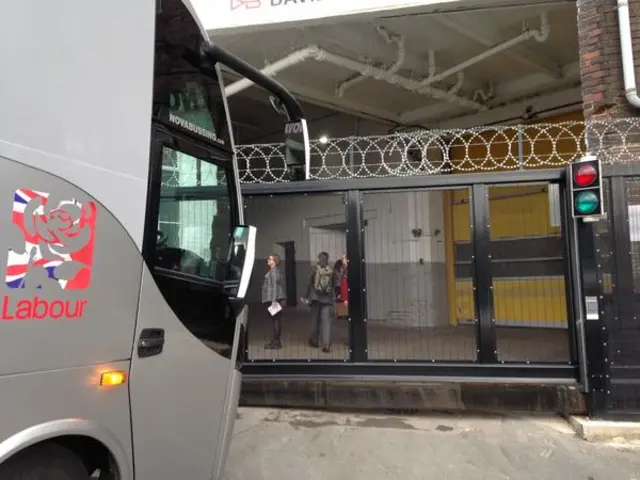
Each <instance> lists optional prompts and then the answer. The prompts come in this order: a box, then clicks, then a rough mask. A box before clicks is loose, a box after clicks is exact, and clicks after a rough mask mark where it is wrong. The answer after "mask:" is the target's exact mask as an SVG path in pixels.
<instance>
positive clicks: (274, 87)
mask: <svg viewBox="0 0 640 480" xmlns="http://www.w3.org/2000/svg"><path fill="white" fill-rule="evenodd" d="M201 50H202V54H203V55H204V56H206V57H207V58H208V59H209V60H211V61H212V62H219V63H222V64H223V65H225V66H227V67H228V68H230V69H231V70H233V71H235V72H236V73H238V74H239V75H241V76H243V77H245V78H246V79H248V80H251V81H252V82H253V83H255V84H256V85H259V86H260V87H262V88H264V89H265V90H268V91H269V92H271V93H272V94H273V95H275V96H276V97H277V98H278V100H280V102H281V103H282V105H283V106H284V110H285V112H286V114H287V120H288V121H289V122H295V121H299V120H301V119H304V114H303V112H302V107H300V104H299V103H298V101H297V100H296V99H295V97H294V96H293V95H291V93H289V91H288V90H287V89H286V88H284V87H283V86H282V85H281V84H280V83H279V82H277V81H276V80H274V79H273V78H271V77H268V76H266V75H265V74H264V73H262V72H261V71H260V70H258V69H256V68H255V67H254V66H252V65H251V64H249V63H247V62H245V61H244V60H242V59H241V58H238V57H236V56H235V55H234V54H233V53H231V52H229V51H227V50H225V49H224V48H222V47H220V46H219V45H214V44H213V43H204V44H203V45H202V49H201Z"/></svg>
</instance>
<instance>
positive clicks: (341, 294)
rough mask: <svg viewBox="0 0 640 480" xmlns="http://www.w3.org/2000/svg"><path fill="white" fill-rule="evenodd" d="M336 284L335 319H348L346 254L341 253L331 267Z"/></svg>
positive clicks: (347, 268)
mask: <svg viewBox="0 0 640 480" xmlns="http://www.w3.org/2000/svg"><path fill="white" fill-rule="evenodd" d="M333 270H334V272H335V275H336V278H337V279H338V282H337V284H336V287H335V290H336V317H338V318H349V282H348V279H347V275H348V270H349V262H348V260H347V254H346V253H343V254H342V257H341V258H340V259H339V260H338V261H337V262H336V263H335V265H334V266H333Z"/></svg>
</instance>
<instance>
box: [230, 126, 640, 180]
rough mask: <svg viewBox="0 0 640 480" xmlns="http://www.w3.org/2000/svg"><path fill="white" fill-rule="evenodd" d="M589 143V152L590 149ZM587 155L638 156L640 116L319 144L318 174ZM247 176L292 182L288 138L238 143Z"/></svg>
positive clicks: (470, 166) (315, 153) (344, 175)
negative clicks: (251, 143) (281, 140)
mask: <svg viewBox="0 0 640 480" xmlns="http://www.w3.org/2000/svg"><path fill="white" fill-rule="evenodd" d="M587 144H588V151H587ZM586 153H589V154H593V155H597V156H598V157H599V158H600V159H601V160H602V162H603V163H605V164H611V163H629V162H634V161H637V159H638V158H640V157H639V155H638V154H639V153H640V119H637V118H624V119H618V120H611V121H589V122H575V121H574V122H562V123H538V124H530V125H514V126H491V127H473V128H468V129H451V130H421V131H413V132H402V133H394V134H390V135H374V136H364V137H354V136H352V137H344V138H335V139H329V140H328V141H327V142H324V143H323V142H320V141H318V140H315V141H312V142H311V162H310V177H311V178H312V179H317V180H335V179H355V178H372V177H398V176H415V175H438V174H447V173H471V172H497V171H505V170H517V169H523V170H529V169H539V168H558V167H562V166H564V165H566V164H568V163H570V162H573V161H575V160H577V159H579V158H580V157H581V156H583V155H585V154H586ZM237 158H238V166H239V170H240V181H241V182H243V183H276V182H286V181H288V180H287V168H286V163H285V149H284V144H282V143H269V144H253V145H238V146H237Z"/></svg>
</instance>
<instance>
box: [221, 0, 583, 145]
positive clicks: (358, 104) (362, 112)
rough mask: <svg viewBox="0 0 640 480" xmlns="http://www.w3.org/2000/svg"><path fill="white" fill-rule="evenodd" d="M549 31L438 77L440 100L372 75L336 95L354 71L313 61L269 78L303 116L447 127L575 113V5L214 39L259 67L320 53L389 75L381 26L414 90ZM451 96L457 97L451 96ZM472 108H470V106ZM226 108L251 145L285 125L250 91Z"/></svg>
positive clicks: (388, 49)
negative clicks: (295, 99)
mask: <svg viewBox="0 0 640 480" xmlns="http://www.w3.org/2000/svg"><path fill="white" fill-rule="evenodd" d="M545 23H547V25H548V35H547V36H546V38H544V41H538V40H537V39H536V38H529V39H526V40H523V41H521V42H519V43H517V44H515V45H512V46H510V47H509V48H504V49H502V50H501V51H499V52H497V53H494V54H492V55H488V56H486V58H483V59H479V60H478V61H477V62H475V63H472V64H471V65H468V66H466V67H465V68H463V69H461V72H462V76H461V75H460V74H458V73H457V72H452V74H451V75H448V76H446V77H445V78H437V80H438V81H437V82H435V83H433V84H432V85H431V87H435V88H436V89H437V91H438V92H445V95H444V97H443V96H442V95H435V97H436V98H434V95H433V92H431V91H427V92H423V93H417V92H416V91H411V90H410V89H408V88H403V86H401V85H399V84H398V83H400V82H395V83H393V82H389V81H385V80H384V79H380V78H372V77H366V78H365V79H363V80H361V81H358V82H356V83H355V84H353V86H351V87H350V88H348V89H346V90H345V91H344V92H343V94H342V95H341V96H340V95H339V93H338V92H337V91H336V87H337V86H338V85H339V84H340V83H341V82H344V81H345V80H348V79H351V78H354V77H355V76H359V72H357V71H355V70H354V69H352V68H345V66H344V65H342V64H341V65H336V64H334V63H328V62H326V61H323V60H317V59H313V58H309V59H307V60H305V61H302V62H301V63H298V64H296V65H291V66H289V67H288V68H285V69H282V70H281V71H279V72H277V73H276V74H275V75H274V78H276V79H277V80H279V81H280V82H281V83H283V84H284V85H285V86H287V87H288V88H289V89H290V90H291V91H292V92H293V93H295V94H297V95H298V96H299V97H300V98H301V100H303V102H304V104H305V110H306V113H307V116H308V117H309V118H320V117H323V116H331V115H332V114H335V112H337V111H338V112H343V113H346V114H350V115H353V116H356V117H360V118H368V119H376V120H378V121H380V122H383V123H387V124H393V125H398V124H404V125H424V126H427V127H447V128H449V127H455V126H460V127H465V126H470V125H482V124H488V123H495V122H501V121H505V120H507V119H509V118H510V116H513V115H522V114H523V113H524V110H525V107H530V109H533V110H534V111H536V110H553V109H556V108H573V109H576V108H578V106H577V105H576V103H579V102H580V90H579V85H580V74H579V68H578V33H577V25H576V6H575V3H573V2H564V1H560V0H558V1H556V2H552V3H547V4H543V5H541V4H535V5H522V6H518V7H511V8H508V9H487V10H484V11H474V12H456V13H448V14H428V15H421V14H415V15H405V16H398V17H390V16H388V17H384V18H376V19H367V21H366V22H365V21H360V22H356V21H353V20H351V21H349V22H348V23H333V24H324V25H315V26H306V27H304V28H288V29H283V30H271V31H255V32H251V33H244V34H241V35H240V34H237V35H230V36H216V37H215V41H216V42H218V43H220V44H221V45H223V46H225V47H226V48H228V49H229V50H231V51H232V52H233V53H235V54H237V55H239V56H240V57H242V58H243V59H245V60H246V61H248V62H249V63H251V64H253V65H254V66H256V67H257V68H264V67H265V66H267V65H269V64H272V63H273V62H277V61H278V60H281V59H282V58H285V57H287V56H289V55H291V54H292V53H293V52H296V51H299V50H301V49H303V48H305V47H307V46H309V45H317V46H319V47H320V48H321V49H322V50H323V51H326V52H329V53H331V54H335V55H338V56H340V57H341V58H346V59H347V60H355V61H357V62H360V63H362V64H364V65H366V64H370V65H372V66H374V67H379V68H380V69H382V70H385V69H388V68H390V67H391V66H392V65H394V63H395V62H397V61H398V45H397V44H396V43H389V42H388V41H387V40H385V38H383V35H382V34H381V33H380V31H379V29H378V28H377V27H383V29H384V31H386V32H387V33H389V34H390V35H392V36H396V38H398V37H401V38H402V41H403V43H404V51H405V55H404V60H403V62H402V63H401V64H400V65H399V68H398V70H397V72H396V75H398V76H399V77H402V78H403V79H405V80H408V81H414V83H413V84H412V85H415V82H420V81H423V80H424V79H427V78H429V75H430V74H434V73H435V74H436V76H437V75H439V74H442V73H443V72H445V71H447V70H449V69H451V68H452V67H456V66H459V65H460V64H462V63H463V62H466V61H468V60H469V59H472V58H474V57H477V56H479V55H481V54H483V53H484V52H487V51H488V50H490V49H491V48H492V47H495V46H496V45H498V44H501V43H503V42H506V41H509V40H511V39H514V38H515V37H518V36H519V35H521V34H522V33H523V31H525V30H526V29H530V30H538V31H539V30H540V29H541V27H542V26H543V25H544V24H545ZM543 30H544V29H543ZM430 59H431V61H432V63H431V69H430ZM434 66H435V70H434V69H433V67H434ZM430 70H431V71H430ZM226 77H227V79H228V80H227V82H228V83H227V85H229V83H233V82H234V81H236V80H237V77H235V76H233V75H231V74H227V75H226ZM451 89H454V90H453V94H451V93H447V92H450V91H451ZM455 97H459V98H462V99H464V100H462V101H458V100H457V99H456V98H455ZM469 101H473V102H474V103H473V104H472V105H471V106H470V102H469ZM230 105H231V108H232V115H233V117H234V120H235V121H237V122H238V125H239V127H241V128H243V129H245V131H246V132H250V131H251V130H252V129H253V130H254V131H255V132H256V136H255V138H258V137H261V136H265V135H268V134H269V131H270V129H269V126H271V125H273V126H274V127H273V128H272V129H271V130H273V131H276V130H277V129H278V128H279V127H278V125H281V119H279V117H278V116H277V115H276V114H275V113H274V112H273V110H272V108H271V107H270V105H269V104H268V101H267V96H266V95H265V93H264V92H262V91H260V90H259V89H258V88H256V87H255V86H250V87H249V88H247V89H245V90H243V91H241V92H239V93H236V94H234V95H232V96H230ZM572 105H573V106H572ZM245 137H247V135H245ZM248 137H252V135H251V134H249V135H248ZM241 141H242V140H241ZM243 143H244V142H243Z"/></svg>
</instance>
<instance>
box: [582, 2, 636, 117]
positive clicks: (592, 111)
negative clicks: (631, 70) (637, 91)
mask: <svg viewBox="0 0 640 480" xmlns="http://www.w3.org/2000/svg"><path fill="white" fill-rule="evenodd" d="M628 1H629V5H630V16H631V31H632V36H633V39H634V44H635V45H634V54H635V60H636V65H638V64H639V63H640V0H628ZM577 5H578V32H579V45H580V70H581V74H582V98H583V107H584V114H585V119H586V120H606V119H612V118H623V117H633V116H637V115H638V114H639V113H640V112H639V111H638V110H635V109H634V108H633V107H631V106H630V105H629V103H628V102H627V100H626V99H625V96H624V82H623V76H622V57H621V54H620V36H619V31H618V9H617V1H616V0H578V1H577ZM636 72H638V68H637V66H636Z"/></svg>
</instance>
